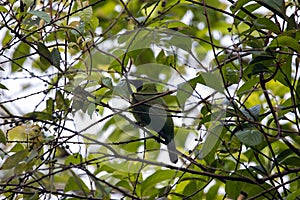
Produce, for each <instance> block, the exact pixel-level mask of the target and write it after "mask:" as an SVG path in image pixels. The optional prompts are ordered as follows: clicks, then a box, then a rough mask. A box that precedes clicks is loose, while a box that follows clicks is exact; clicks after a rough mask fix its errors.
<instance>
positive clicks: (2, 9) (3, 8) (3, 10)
mask: <svg viewBox="0 0 300 200" xmlns="http://www.w3.org/2000/svg"><path fill="white" fill-rule="evenodd" d="M0 12H3V13H6V12H8V10H7V9H6V8H5V7H4V6H0Z"/></svg>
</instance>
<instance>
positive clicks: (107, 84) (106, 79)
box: [101, 77, 113, 89]
mask: <svg viewBox="0 0 300 200" xmlns="http://www.w3.org/2000/svg"><path fill="white" fill-rule="evenodd" d="M101 83H102V85H104V86H105V87H107V88H109V89H113V84H112V81H111V78H110V77H103V78H101Z"/></svg>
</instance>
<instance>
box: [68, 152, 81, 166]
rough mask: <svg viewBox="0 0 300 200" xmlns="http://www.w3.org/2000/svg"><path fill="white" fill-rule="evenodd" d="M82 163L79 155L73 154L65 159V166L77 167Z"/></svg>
mask: <svg viewBox="0 0 300 200" xmlns="http://www.w3.org/2000/svg"><path fill="white" fill-rule="evenodd" d="M82 162H83V158H82V156H81V154H79V153H75V154H73V155H70V156H68V157H67V158H66V160H65V165H77V164H80V163H82Z"/></svg>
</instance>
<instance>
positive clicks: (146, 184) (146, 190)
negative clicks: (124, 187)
mask: <svg viewBox="0 0 300 200" xmlns="http://www.w3.org/2000/svg"><path fill="white" fill-rule="evenodd" d="M174 175H175V171H173V170H159V171H156V172H154V174H152V175H151V176H149V177H148V178H147V179H146V180H145V181H143V184H142V187H141V191H142V194H143V195H149V194H151V192H152V191H151V190H153V189H154V188H155V186H157V184H159V183H161V182H162V181H166V180H169V179H170V178H172V177H174Z"/></svg>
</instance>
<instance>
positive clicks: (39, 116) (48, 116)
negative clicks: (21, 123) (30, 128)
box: [24, 111, 53, 120]
mask: <svg viewBox="0 0 300 200" xmlns="http://www.w3.org/2000/svg"><path fill="white" fill-rule="evenodd" d="M24 117H26V118H29V119H38V120H53V116H52V114H49V113H46V112H38V111H36V112H30V113H27V114H25V115H24Z"/></svg>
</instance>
